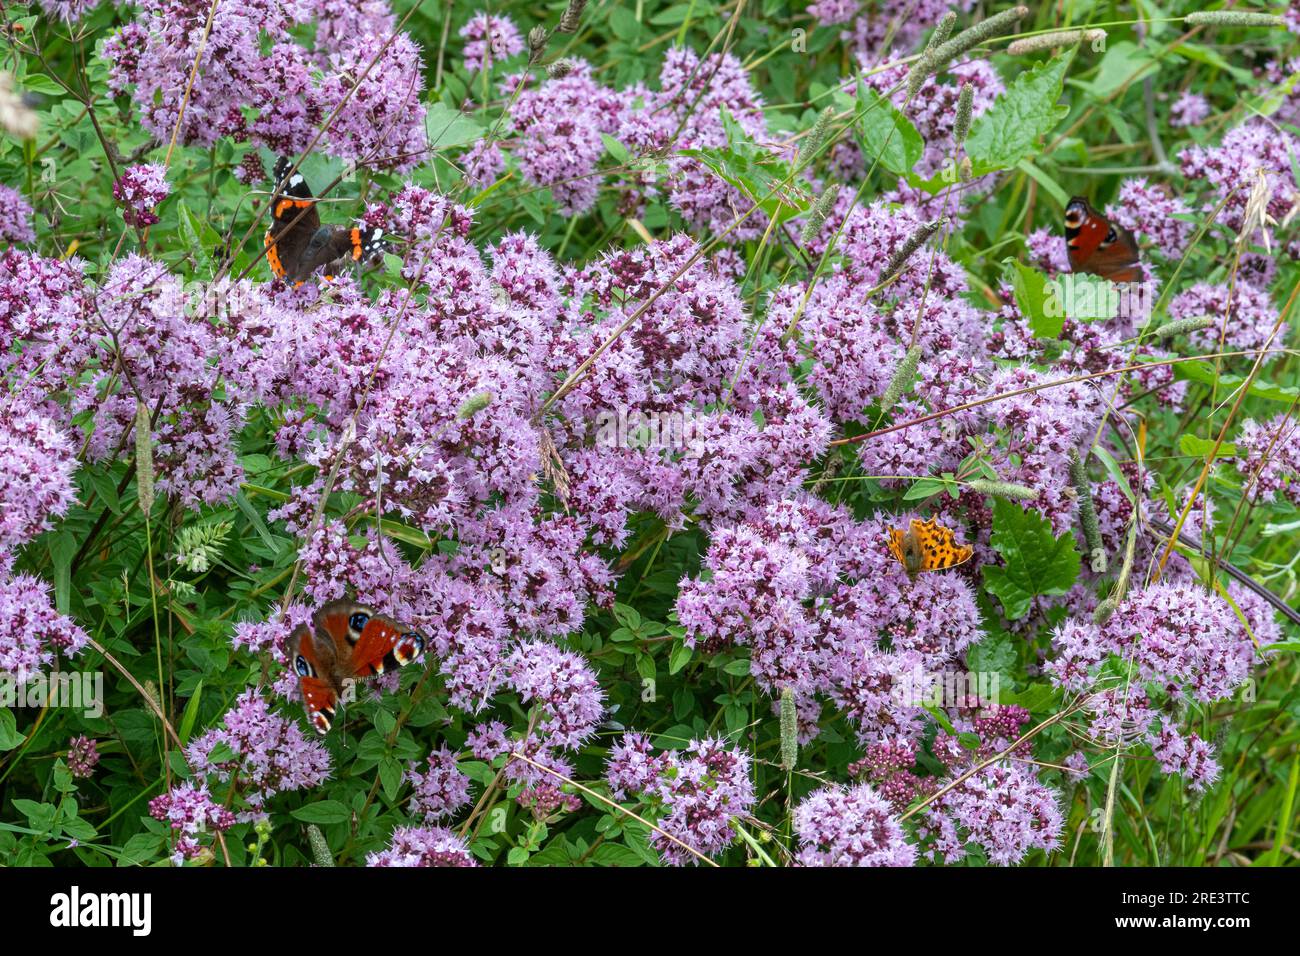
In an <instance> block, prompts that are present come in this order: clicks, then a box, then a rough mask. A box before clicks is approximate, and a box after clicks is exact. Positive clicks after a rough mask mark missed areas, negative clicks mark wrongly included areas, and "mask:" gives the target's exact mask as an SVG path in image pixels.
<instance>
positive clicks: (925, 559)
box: [889, 517, 975, 578]
mask: <svg viewBox="0 0 1300 956" xmlns="http://www.w3.org/2000/svg"><path fill="white" fill-rule="evenodd" d="M889 553H890V554H892V555H893V556H894V557H895V558H896V559H897V560H898V563H899V564H901V565H902V566H903V569H904V570H905V571H907V576H908V577H909V578H915V577H916V576H917V575H918V574H920V573H921V572H922V571H944V570H947V569H948V568H955V567H957V565H959V564H965V563H966V562H967V561H969V560H970V559H971V555H973V554H974V553H975V549H974V548H972V547H971V546H970V545H968V544H963V545H959V544H957V541H956V536H955V535H954V534H953V530H952V529H951V528H945V527H944V526H943V525H941V524H939V522H938V519H936V518H933V517H931V518H929V519H928V520H926V521H918V520H917V519H915V518H913V519H912V521H911V523H910V524H909V525H908V528H907V530H906V531H904V530H903V529H902V528H890V529H889Z"/></svg>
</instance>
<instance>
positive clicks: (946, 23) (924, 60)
mask: <svg viewBox="0 0 1300 956" xmlns="http://www.w3.org/2000/svg"><path fill="white" fill-rule="evenodd" d="M956 24H957V14H956V13H954V12H953V11H952V10H949V11H948V12H947V13H945V14H944V15H943V19H942V20H940V21H939V22H938V23H937V24H936V25H935V28H934V32H933V33H931V34H930V40H929V42H927V43H926V45H925V50H923V51H922V53H921V56H920V57H919V58H918V59H917V61H916V62H915V63H913V64H912V69H911V70H910V71H909V72H908V74H907V98H908V99H909V100H910V99H912V97H914V96H916V94H917V93H919V92H920V90H921V85H922V84H923V83H924V82H925V81H926V79H927V78H928V77H929V76H930V74H931V73H933V72H935V70H937V69H938V68H939V67H940V66H941V65H942V64H939V63H936V62H935V58H934V54H935V52H936V51H937V50H938V48H939V47H940V46H942V45H943V43H944V41H946V40H947V39H948V37H950V36H951V35H952V28H953V27H954V26H955V25H956Z"/></svg>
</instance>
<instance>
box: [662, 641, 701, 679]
mask: <svg viewBox="0 0 1300 956" xmlns="http://www.w3.org/2000/svg"><path fill="white" fill-rule="evenodd" d="M694 653H695V651H694V650H693V649H692V648H689V647H687V646H686V645H685V644H678V645H677V646H675V647H674V648H673V652H672V653H671V654H670V655H668V673H669V674H676V673H677V672H678V671H679V670H681V669H682V668H683V667H685V666H686V665H687V664H688V663H689V662H690V659H691V655H692V654H694Z"/></svg>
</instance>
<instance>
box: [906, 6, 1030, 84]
mask: <svg viewBox="0 0 1300 956" xmlns="http://www.w3.org/2000/svg"><path fill="white" fill-rule="evenodd" d="M1028 15H1029V8H1028V7H1012V8H1011V9H1010V10H1003V11H1002V12H1001V13H995V14H993V16H991V17H988V18H986V19H984V20H981V21H980V22H979V23H977V24H975V25H974V26H973V27H969V28H968V29H965V30H963V31H962V32H961V33H959V34H957V35H956V36H955V37H953V38H952V39H951V40H949V41H948V42H947V43H943V44H940V45H939V46H938V47H937V48H935V49H934V50H933V51H930V52H929V54H928V56H924V57H922V59H923V60H927V59H928V61H929V69H928V72H927V74H926V75H927V76H928V75H929V74H930V73H937V72H938V71H939V70H942V69H943V68H944V67H945V66H947V65H948V64H949V63H950V62H952V61H953V60H955V59H957V57H959V56H961V55H962V54H963V53H966V52H967V51H968V50H971V49H973V48H974V47H977V46H979V45H980V44H981V43H983V42H984V41H985V40H990V39H992V38H993V37H995V36H998V35H999V34H1001V33H1005V32H1006V31H1007V30H1008V29H1010V28H1011V26H1012V25H1013V24H1014V23H1015V22H1016V21H1017V20H1022V19H1024V18H1025V17H1026V16H1028ZM917 87H918V89H919V87H920V84H919V83H918V84H917Z"/></svg>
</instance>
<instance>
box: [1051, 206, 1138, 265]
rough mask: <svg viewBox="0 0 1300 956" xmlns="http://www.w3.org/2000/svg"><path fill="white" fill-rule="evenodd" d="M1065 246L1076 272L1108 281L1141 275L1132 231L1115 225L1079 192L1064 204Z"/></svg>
mask: <svg viewBox="0 0 1300 956" xmlns="http://www.w3.org/2000/svg"><path fill="white" fill-rule="evenodd" d="M1065 248H1066V251H1067V253H1068V254H1069V257H1070V268H1071V269H1072V270H1073V271H1075V272H1090V273H1092V274H1093V275H1095V276H1101V277H1102V278H1103V279H1109V280H1110V281H1111V282H1138V281H1140V280H1141V279H1142V278H1143V274H1142V268H1141V267H1140V266H1139V265H1138V247H1137V241H1136V240H1135V239H1134V238H1133V233H1131V232H1129V231H1128V230H1127V229H1125V228H1124V227H1123V226H1117V225H1115V223H1113V222H1111V221H1110V220H1109V219H1107V218H1106V217H1105V216H1103V215H1102V214H1101V213H1099V212H1097V210H1095V209H1093V208H1092V207H1091V206H1090V205H1088V200H1086V199H1084V198H1083V197H1081V196H1075V197H1074V198H1073V199H1071V200H1070V203H1069V205H1067V206H1066V207H1065Z"/></svg>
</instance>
